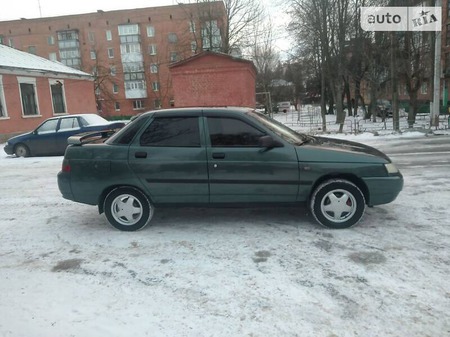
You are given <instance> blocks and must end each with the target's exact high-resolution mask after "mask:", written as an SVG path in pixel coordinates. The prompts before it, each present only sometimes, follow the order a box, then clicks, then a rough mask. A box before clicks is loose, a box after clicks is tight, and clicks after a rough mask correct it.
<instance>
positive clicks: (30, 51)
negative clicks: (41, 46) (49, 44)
mask: <svg viewBox="0 0 450 337" xmlns="http://www.w3.org/2000/svg"><path fill="white" fill-rule="evenodd" d="M28 52H29V53H30V54H33V55H36V46H28Z"/></svg>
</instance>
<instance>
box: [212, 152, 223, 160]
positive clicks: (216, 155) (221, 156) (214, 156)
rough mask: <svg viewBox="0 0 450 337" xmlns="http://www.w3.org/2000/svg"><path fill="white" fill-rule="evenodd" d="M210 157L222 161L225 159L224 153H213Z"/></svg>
mask: <svg viewBox="0 0 450 337" xmlns="http://www.w3.org/2000/svg"><path fill="white" fill-rule="evenodd" d="M212 157H213V158H214V159H224V158H225V153H223V152H215V153H213V154H212Z"/></svg>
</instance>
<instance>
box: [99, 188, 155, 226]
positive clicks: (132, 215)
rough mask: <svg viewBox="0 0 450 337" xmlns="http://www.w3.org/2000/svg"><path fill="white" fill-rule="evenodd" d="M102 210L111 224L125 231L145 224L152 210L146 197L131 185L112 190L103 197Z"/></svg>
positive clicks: (150, 217) (149, 218) (151, 215)
mask: <svg viewBox="0 0 450 337" xmlns="http://www.w3.org/2000/svg"><path fill="white" fill-rule="evenodd" d="M104 210H105V215H106V218H107V219H108V221H109V223H110V224H111V225H113V226H114V227H115V228H117V229H119V230H121V231H127V232H131V231H137V230H140V229H142V228H144V227H145V226H147V225H148V223H149V222H150V220H151V219H152V217H153V211H154V209H153V206H152V205H151V203H150V201H149V200H148V198H147V197H146V196H145V195H144V194H143V193H142V192H141V191H139V190H137V189H135V188H133V187H119V188H116V189H115V190H112V191H111V192H110V193H109V194H108V195H107V196H106V198H105V202H104Z"/></svg>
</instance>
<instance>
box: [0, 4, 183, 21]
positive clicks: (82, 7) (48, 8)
mask: <svg viewBox="0 0 450 337" xmlns="http://www.w3.org/2000/svg"><path fill="white" fill-rule="evenodd" d="M3 1H7V0H3ZM178 2H180V1H178ZM182 2H189V1H188V0H183V1H182ZM176 4H177V0H126V1H117V0H81V1H64V0H12V1H8V5H7V6H2V9H1V11H0V20H1V21H5V20H16V19H20V18H27V19H31V18H39V17H41V16H42V17H47V16H59V15H67V14H81V13H91V12H96V11H97V10H98V9H102V10H104V11H109V10H116V9H130V8H142V7H156V6H170V5H176Z"/></svg>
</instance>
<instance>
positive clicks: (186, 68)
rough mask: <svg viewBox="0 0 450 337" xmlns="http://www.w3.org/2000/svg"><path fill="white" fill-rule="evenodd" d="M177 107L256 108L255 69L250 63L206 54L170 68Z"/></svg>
mask: <svg viewBox="0 0 450 337" xmlns="http://www.w3.org/2000/svg"><path fill="white" fill-rule="evenodd" d="M170 72H171V75H172V85H173V91H174V105H175V106H176V107H193V106H245V107H252V108H254V107H255V104H256V101H255V92H256V68H255V66H254V65H253V63H252V62H251V61H247V60H244V59H240V58H235V57H232V56H230V55H227V54H222V53H216V52H210V51H205V52H203V53H200V54H198V55H195V56H193V57H191V58H189V59H186V60H184V61H180V62H177V63H175V64H172V65H171V66H170Z"/></svg>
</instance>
